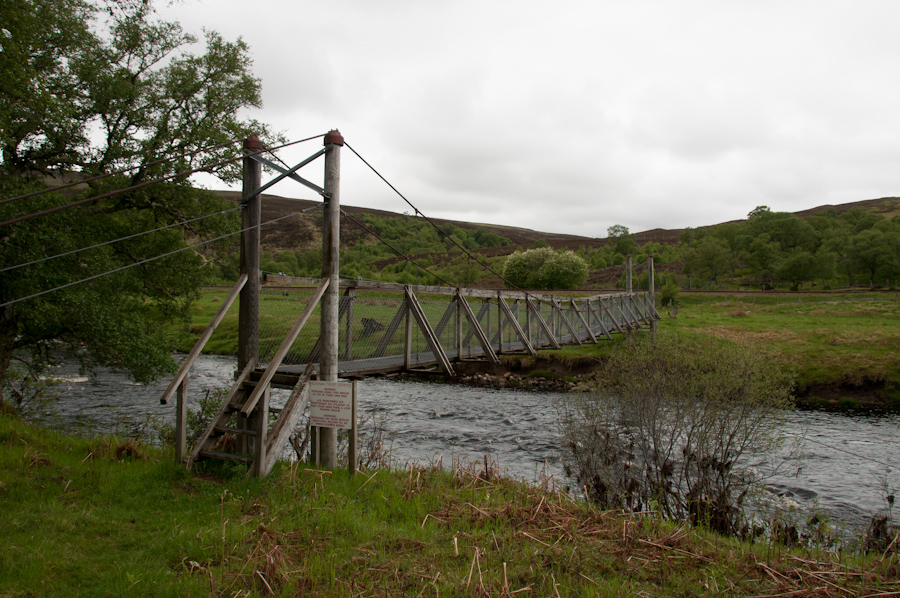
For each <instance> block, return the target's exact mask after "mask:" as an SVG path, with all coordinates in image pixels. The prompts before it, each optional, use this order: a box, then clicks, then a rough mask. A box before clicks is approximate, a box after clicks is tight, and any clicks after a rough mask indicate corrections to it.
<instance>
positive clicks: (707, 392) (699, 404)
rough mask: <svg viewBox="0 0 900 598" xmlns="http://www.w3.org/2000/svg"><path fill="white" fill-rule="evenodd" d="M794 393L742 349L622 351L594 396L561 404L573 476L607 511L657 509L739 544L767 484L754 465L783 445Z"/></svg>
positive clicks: (702, 342)
mask: <svg viewBox="0 0 900 598" xmlns="http://www.w3.org/2000/svg"><path fill="white" fill-rule="evenodd" d="M790 387H791V380H790V377H789V376H788V375H787V374H785V373H783V371H782V370H781V369H780V367H779V366H778V365H777V364H775V363H774V362H773V361H771V360H770V359H768V358H767V357H765V356H764V355H763V354H761V353H758V352H756V351H755V350H753V349H751V348H749V347H746V346H743V345H737V344H734V343H730V342H727V341H722V340H717V339H697V338H683V337H675V336H673V337H659V338H658V339H657V340H656V341H655V342H654V341H652V340H651V339H648V338H644V339H639V340H637V341H636V342H634V343H630V344H627V345H623V346H622V347H621V348H620V349H618V351H617V352H616V353H614V354H612V355H611V356H610V358H609V359H608V360H607V361H606V362H605V364H604V366H603V370H602V371H601V372H600V374H599V377H598V378H597V381H596V382H595V391H594V392H593V393H584V394H580V395H570V396H566V397H565V398H563V399H561V401H562V403H561V405H562V408H561V410H560V417H561V424H562V431H563V438H564V444H565V446H566V448H567V451H566V454H565V455H564V459H563V461H564V465H565V470H566V473H567V475H569V476H572V477H574V478H575V479H576V480H577V481H578V484H579V486H580V487H583V488H584V489H585V492H586V494H587V498H588V499H589V500H591V501H593V502H596V503H598V504H599V505H600V506H602V507H604V508H617V509H618V508H625V509H629V510H633V511H643V510H647V509H657V510H659V511H660V513H661V514H662V515H663V516H665V517H668V518H672V519H689V520H690V521H692V522H693V523H695V524H697V523H700V524H706V525H708V526H709V527H710V528H712V529H714V530H716V531H719V532H721V533H726V534H737V533H739V531H740V529H739V528H740V526H741V523H742V522H743V519H744V517H743V515H744V513H743V508H742V506H743V503H744V500H745V498H746V496H747V493H748V491H749V490H750V489H751V488H752V487H754V486H755V485H756V484H757V483H759V482H760V481H761V476H762V474H761V473H759V472H756V471H755V470H753V469H751V468H750V467H749V465H748V461H749V458H750V457H752V456H755V455H761V454H764V453H767V452H769V451H772V450H774V449H775V448H777V446H778V445H779V444H780V440H781V438H780V437H779V435H778V433H777V432H778V422H779V419H778V414H779V413H780V412H781V410H782V409H784V408H786V407H789V406H790V404H791V396H790Z"/></svg>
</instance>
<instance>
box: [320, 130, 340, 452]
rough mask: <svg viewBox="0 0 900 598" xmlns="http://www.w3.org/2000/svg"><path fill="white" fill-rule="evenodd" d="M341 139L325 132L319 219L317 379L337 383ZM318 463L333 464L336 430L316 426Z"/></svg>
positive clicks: (335, 134) (338, 134) (331, 132)
mask: <svg viewBox="0 0 900 598" xmlns="http://www.w3.org/2000/svg"><path fill="white" fill-rule="evenodd" d="M343 145H344V138H343V137H342V136H341V134H340V132H338V131H337V130H333V131H329V132H328V133H327V134H326V135H325V182H324V188H325V217H324V219H323V221H322V278H325V277H328V278H330V279H331V283H330V284H329V285H328V289H327V290H326V291H325V294H324V295H323V296H322V330H321V334H320V338H321V339H322V349H321V354H320V356H319V380H324V381H326V382H337V378H338V376H337V373H338V346H339V342H338V341H339V338H340V323H339V318H340V300H341V297H340V286H341V285H340V277H339V272H340V247H341V238H340V237H341V229H340V223H341V191H340V188H341V186H340V182H341V147H342V146H343ZM318 436H319V438H318V441H319V451H318V457H319V463H320V464H321V465H322V467H326V468H328V469H334V468H335V467H336V466H337V430H336V429H335V428H319V434H318Z"/></svg>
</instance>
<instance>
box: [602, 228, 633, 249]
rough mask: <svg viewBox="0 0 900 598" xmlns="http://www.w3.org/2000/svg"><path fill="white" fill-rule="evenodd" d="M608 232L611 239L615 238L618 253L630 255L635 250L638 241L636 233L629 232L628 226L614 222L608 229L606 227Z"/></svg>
mask: <svg viewBox="0 0 900 598" xmlns="http://www.w3.org/2000/svg"><path fill="white" fill-rule="evenodd" d="M606 233H607V235H608V236H609V238H610V239H615V248H616V253H618V254H621V255H628V254H629V253H631V252H632V251H634V248H635V246H636V245H637V242H636V241H635V237H634V235H632V234H630V233H629V232H628V227H627V226H623V225H621V224H613V225H612V226H610V227H609V228H608V229H606Z"/></svg>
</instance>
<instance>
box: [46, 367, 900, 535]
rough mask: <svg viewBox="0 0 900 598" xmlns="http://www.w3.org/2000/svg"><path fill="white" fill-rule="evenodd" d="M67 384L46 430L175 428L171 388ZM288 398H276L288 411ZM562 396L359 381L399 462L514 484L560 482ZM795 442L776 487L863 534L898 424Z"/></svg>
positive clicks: (72, 373) (840, 425) (214, 381)
mask: <svg viewBox="0 0 900 598" xmlns="http://www.w3.org/2000/svg"><path fill="white" fill-rule="evenodd" d="M234 367H235V360H234V358H231V357H222V356H211V355H204V356H201V357H200V359H198V361H197V363H196V364H195V365H194V367H193V368H192V370H191V378H190V381H189V383H188V401H189V404H196V402H197V401H198V400H199V399H200V398H202V397H203V396H204V395H205V393H206V392H208V391H210V390H215V389H219V388H222V387H224V386H226V385H227V384H228V382H229V381H230V380H232V379H233V370H234ZM51 377H53V378H57V379H60V385H59V386H58V387H56V389H57V390H58V392H59V395H60V400H59V401H58V402H56V403H54V404H53V406H52V412H48V413H46V414H45V416H44V419H45V421H46V422H54V423H56V424H59V425H63V426H65V427H67V428H72V427H73V426H80V427H81V428H82V431H87V432H97V433H101V432H119V433H127V432H129V431H130V430H133V429H134V428H135V427H136V426H140V425H141V424H144V423H145V422H147V421H148V418H157V419H159V420H162V421H169V422H171V421H173V418H174V415H173V412H174V404H173V403H174V401H172V403H170V404H169V405H160V404H159V397H160V395H161V394H162V392H163V391H164V390H165V387H166V383H165V382H164V383H160V384H157V385H154V386H149V387H145V386H140V385H136V384H134V383H132V382H130V381H129V380H128V379H127V378H126V377H124V376H122V375H120V374H116V373H112V372H109V371H105V370H101V371H100V372H99V375H98V377H97V378H96V379H90V380H87V379H85V378H84V377H83V376H81V375H80V374H79V372H78V368H77V365H75V364H70V365H69V364H67V365H63V366H62V367H61V368H59V369H58V370H57V371H54V372H53V373H52V375H51ZM286 399H287V392H286V391H284V392H273V396H272V405H273V406H281V405H282V404H283V403H284V401H285V400H286ZM555 399H556V396H555V395H553V394H549V393H533V392H523V391H516V390H493V389H485V388H473V387H468V386H455V385H446V384H426V383H419V382H392V381H388V380H380V379H375V380H366V381H363V382H360V385H359V400H360V407H359V408H360V413H361V414H363V415H361V419H363V418H364V417H365V414H366V413H371V412H373V411H377V412H378V414H379V417H380V416H381V415H383V416H384V419H383V422H384V425H385V427H386V429H387V432H388V434H387V437H386V443H385V444H386V449H387V450H388V451H390V454H391V456H392V459H393V462H394V463H395V464H399V465H401V466H402V465H403V464H404V463H405V462H407V461H411V462H419V463H422V464H426V463H428V462H430V461H434V460H436V459H438V458H441V457H443V462H444V463H445V464H449V463H451V462H452V459H453V458H456V457H459V458H462V459H469V460H473V461H474V460H481V459H483V457H484V455H485V454H487V455H490V456H491V458H492V459H495V460H496V461H497V462H498V463H499V465H500V468H501V470H504V471H506V473H508V474H509V475H512V476H514V477H517V478H520V479H525V480H526V481H532V480H534V479H535V477H536V473H537V472H538V471H539V470H542V469H543V468H544V467H545V466H546V467H548V468H549V471H550V472H553V473H554V474H555V475H556V476H557V477H558V478H560V479H561V478H562V473H561V467H560V466H559V453H558V439H559V433H558V430H557V426H556V412H555V409H554V402H555ZM785 431H786V432H787V434H788V436H789V437H790V438H799V437H803V438H805V441H804V443H803V455H802V457H801V458H800V459H797V458H792V459H791V460H790V461H789V463H787V465H788V466H789V467H785V468H784V471H790V470H795V471H796V470H799V473H797V475H792V476H788V475H780V476H776V477H775V478H773V479H772V480H771V487H772V488H773V489H774V490H776V491H778V492H780V493H782V494H783V495H784V496H786V497H788V498H791V499H792V500H794V501H796V502H797V503H799V504H801V505H803V506H818V507H822V508H824V509H827V510H829V511H831V513H832V516H833V517H834V518H835V519H836V520H838V521H842V522H846V523H848V524H850V525H854V526H857V525H864V524H865V523H866V522H867V521H868V517H869V516H871V514H873V513H875V512H877V511H878V510H880V509H882V508H884V506H885V501H884V497H885V496H886V491H885V485H886V486H887V488H894V487H896V486H898V485H900V476H898V474H897V472H896V470H894V469H893V468H892V466H891V464H893V463H900V442H898V441H897V438H898V432H900V416H898V415H885V416H872V415H852V416H851V415H844V414H839V413H823V412H801V411H794V412H790V413H788V414H786V423H785Z"/></svg>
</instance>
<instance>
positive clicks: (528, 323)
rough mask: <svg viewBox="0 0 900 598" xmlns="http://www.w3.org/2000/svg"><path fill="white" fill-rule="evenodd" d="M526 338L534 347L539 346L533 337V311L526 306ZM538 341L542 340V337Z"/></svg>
mask: <svg viewBox="0 0 900 598" xmlns="http://www.w3.org/2000/svg"><path fill="white" fill-rule="evenodd" d="M525 336H526V337H527V338H528V342H529V343H531V344H532V345H535V344H538V343H537V341H535V339H534V338H532V336H531V310H530V309H528V306H527V305H526V306H525ZM538 339H540V337H538Z"/></svg>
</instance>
